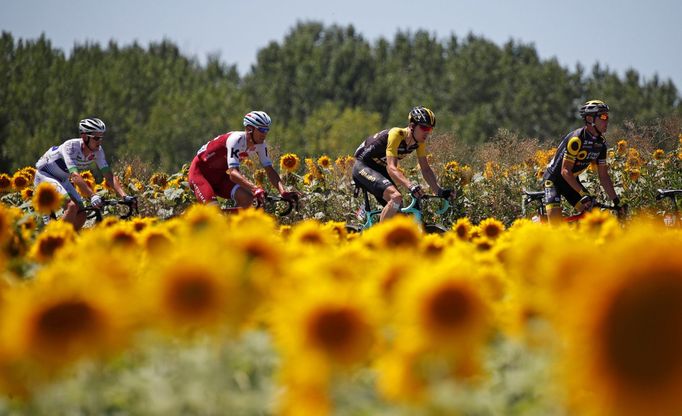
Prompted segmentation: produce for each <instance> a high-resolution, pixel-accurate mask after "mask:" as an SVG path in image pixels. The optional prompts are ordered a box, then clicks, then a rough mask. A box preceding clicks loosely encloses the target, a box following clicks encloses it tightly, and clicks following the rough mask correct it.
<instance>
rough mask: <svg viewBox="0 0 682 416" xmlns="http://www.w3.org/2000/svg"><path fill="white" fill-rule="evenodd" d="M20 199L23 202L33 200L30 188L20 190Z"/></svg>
mask: <svg viewBox="0 0 682 416" xmlns="http://www.w3.org/2000/svg"><path fill="white" fill-rule="evenodd" d="M21 199H23V200H24V201H30V200H31V199H33V188H31V187H26V188H24V189H22V190H21Z"/></svg>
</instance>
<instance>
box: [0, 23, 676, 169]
mask: <svg viewBox="0 0 682 416" xmlns="http://www.w3.org/2000/svg"><path fill="white" fill-rule="evenodd" d="M0 77H2V80H3V81H2V88H0V167H1V169H0V171H3V170H4V171H11V170H13V169H17V168H20V167H23V166H27V165H33V164H34V163H35V162H36V160H37V159H38V158H39V157H40V155H42V154H43V153H44V152H45V150H47V148H48V147H49V146H52V145H56V144H59V143H61V142H62V141H63V140H66V139H68V138H72V137H76V136H77V131H76V124H77V121H78V120H79V119H80V118H83V117H87V116H97V117H100V118H102V119H103V120H104V121H105V123H107V126H108V134H107V137H106V139H105V142H104V145H103V146H104V148H105V150H106V152H107V154H108V158H109V159H110V161H111V160H112V156H111V155H112V154H113V155H114V157H113V160H116V159H117V158H127V157H131V156H134V157H138V158H140V159H141V160H143V161H145V162H148V163H149V164H150V165H151V166H153V167H155V168H159V169H164V170H169V171H172V170H177V169H178V168H179V167H180V166H181V165H182V164H183V163H186V162H188V161H190V160H191V158H192V157H193V154H194V153H195V152H196V151H197V149H198V148H199V147H200V146H201V145H202V144H203V143H205V142H206V141H208V140H209V139H211V138H212V137H214V136H216V135H218V134H220V133H222V132H225V131H230V130H237V129H241V128H242V125H241V120H242V116H243V114H244V113H245V112H246V111H248V110H251V109H262V110H265V111H267V112H268V113H269V114H270V115H271V116H272V118H273V120H274V125H273V129H272V131H271V133H270V139H269V142H271V143H272V144H273V145H274V146H276V147H278V148H279V149H281V150H282V151H286V152H295V153H298V154H299V155H319V154H321V153H328V154H331V155H341V154H351V153H352V152H353V150H354V149H355V147H357V145H358V144H359V143H360V142H361V141H362V139H363V138H365V137H366V136H368V135H370V134H372V133H374V132H376V131H378V130H380V129H382V128H385V127H390V126H403V125H405V124H406V122H407V120H406V117H407V113H408V112H409V110H410V108H411V107H413V106H414V105H425V106H428V107H430V108H432V109H433V110H434V111H435V112H436V115H437V120H438V124H437V131H438V132H439V133H441V134H447V135H450V136H452V137H454V138H456V139H457V140H458V141H459V142H461V143H465V144H468V145H475V144H477V143H482V142H485V141H487V140H490V139H491V138H492V137H494V136H495V134H496V132H497V131H498V130H499V129H504V130H508V131H512V132H515V133H516V134H518V135H521V136H523V137H533V138H538V139H540V140H551V141H558V140H559V138H560V136H561V135H562V134H563V133H565V132H566V131H568V129H570V128H571V127H573V126H577V125H578V120H577V118H576V112H577V106H578V105H579V104H580V103H581V102H583V101H585V100H586V99H590V98H600V99H603V100H605V101H606V102H608V103H609V105H610V106H611V107H612V109H613V112H612V120H613V121H612V123H613V124H616V125H621V126H626V125H628V124H627V123H630V124H634V125H639V124H642V125H645V124H650V123H655V122H657V121H660V120H664V119H667V118H671V117H672V119H674V120H679V117H680V115H681V114H682V108H681V106H680V96H679V94H678V91H677V88H676V86H675V85H674V84H673V82H672V81H671V80H661V79H659V78H658V77H657V76H654V77H652V78H651V79H643V78H642V77H641V76H640V75H639V74H638V72H637V71H636V70H634V69H631V70H628V71H627V72H626V73H625V74H624V75H623V76H619V75H618V74H617V73H615V72H614V71H611V70H609V69H608V68H603V67H602V66H600V65H598V64H597V65H595V66H594V67H593V68H592V69H591V71H587V70H586V69H585V68H583V67H581V66H580V65H577V66H576V67H575V68H572V69H571V68H566V67H563V66H561V65H560V64H559V63H558V61H557V60H556V59H544V60H543V59H540V58H539V56H538V54H537V51H536V50H535V48H534V46H533V45H532V44H531V45H528V44H523V43H518V42H515V41H512V40H510V41H509V42H507V43H505V44H504V45H497V44H495V43H493V42H491V41H489V40H487V39H485V38H483V37H479V36H475V35H472V34H469V35H467V36H465V37H462V38H460V37H457V36H455V35H450V36H449V37H448V38H446V39H438V38H436V37H435V36H434V35H432V34H430V33H429V32H427V31H417V32H414V33H412V32H403V31H400V32H398V33H397V34H396V35H395V36H394V38H393V39H392V40H389V39H385V38H380V39H378V40H376V41H374V42H369V41H367V40H366V39H365V38H364V37H363V36H362V35H361V34H359V33H358V32H357V31H356V30H355V29H354V28H353V26H337V25H331V26H325V25H323V24H321V23H317V22H300V23H298V24H296V25H295V26H294V27H293V28H292V29H291V30H290V31H289V33H287V35H286V36H285V38H284V39H283V41H281V42H271V43H270V44H269V45H267V46H266V47H264V48H262V49H261V50H260V51H259V52H258V54H257V59H256V62H255V64H254V65H252V67H251V69H250V71H248V72H247V73H246V74H244V75H243V76H240V74H239V73H238V71H237V69H236V66H235V65H233V64H226V63H225V62H223V61H222V60H221V59H220V58H219V57H218V56H209V57H208V59H207V61H206V63H204V64H201V63H199V62H198V60H197V59H196V58H192V57H188V56H185V55H183V54H182V53H181V52H180V50H179V48H178V47H177V46H176V45H175V44H173V43H172V42H170V41H168V40H164V41H161V42H157V43H151V44H149V45H148V46H147V47H143V46H141V45H139V44H137V43H133V44H131V45H126V46H121V45H119V44H117V43H116V42H115V41H111V42H109V43H108V44H107V45H106V46H102V45H100V44H98V43H85V44H81V45H76V46H75V47H74V48H73V49H72V50H71V51H70V53H69V54H68V56H67V55H66V54H65V52H64V51H62V50H59V49H56V48H54V47H53V46H52V44H51V42H50V40H49V39H47V38H46V37H45V36H44V35H43V36H41V37H39V38H37V39H15V38H14V37H13V36H12V34H11V33H8V32H3V33H2V38H1V39H0Z"/></svg>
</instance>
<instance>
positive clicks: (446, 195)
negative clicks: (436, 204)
mask: <svg viewBox="0 0 682 416" xmlns="http://www.w3.org/2000/svg"><path fill="white" fill-rule="evenodd" d="M438 196H439V197H441V198H443V199H449V200H453V199H455V196H457V192H455V190H454V189H442V188H441V190H440V191H438Z"/></svg>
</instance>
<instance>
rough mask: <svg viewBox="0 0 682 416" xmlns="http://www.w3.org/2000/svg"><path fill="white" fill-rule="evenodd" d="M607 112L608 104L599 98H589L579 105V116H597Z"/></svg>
mask: <svg viewBox="0 0 682 416" xmlns="http://www.w3.org/2000/svg"><path fill="white" fill-rule="evenodd" d="M608 112H609V106H608V105H606V103H605V102H603V101H599V100H590V101H588V102H586V103H585V104H583V105H581V106H580V117H582V118H585V117H586V116H598V115H599V114H604V113H608Z"/></svg>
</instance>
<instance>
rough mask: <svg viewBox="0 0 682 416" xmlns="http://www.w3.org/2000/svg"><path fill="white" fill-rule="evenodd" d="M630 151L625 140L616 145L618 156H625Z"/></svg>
mask: <svg viewBox="0 0 682 416" xmlns="http://www.w3.org/2000/svg"><path fill="white" fill-rule="evenodd" d="M627 150H628V142H627V141H625V140H619V141H618V143H616V154H617V155H618V156H624V155H625V154H626V153H627Z"/></svg>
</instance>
